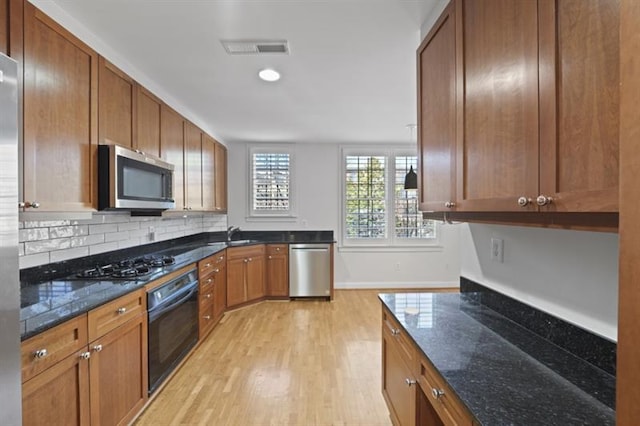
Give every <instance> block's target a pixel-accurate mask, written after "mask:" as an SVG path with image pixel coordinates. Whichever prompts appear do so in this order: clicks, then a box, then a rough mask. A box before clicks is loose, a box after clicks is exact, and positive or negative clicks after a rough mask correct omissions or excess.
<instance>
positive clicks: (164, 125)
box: [160, 104, 185, 210]
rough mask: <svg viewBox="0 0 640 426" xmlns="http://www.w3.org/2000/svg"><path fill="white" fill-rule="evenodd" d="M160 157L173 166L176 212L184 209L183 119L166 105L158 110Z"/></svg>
mask: <svg viewBox="0 0 640 426" xmlns="http://www.w3.org/2000/svg"><path fill="white" fill-rule="evenodd" d="M160 124H161V130H162V131H161V132H160V148H161V149H160V157H161V158H162V159H163V160H165V161H167V162H168V163H171V164H173V165H174V166H175V169H174V170H173V198H174V200H176V207H175V209H176V210H183V209H184V206H185V205H184V152H185V144H184V119H183V118H182V116H181V115H180V114H178V113H177V112H175V111H174V110H172V109H171V108H169V107H168V106H166V105H164V104H163V105H162V107H161V108H160Z"/></svg>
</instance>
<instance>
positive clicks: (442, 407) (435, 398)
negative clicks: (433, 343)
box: [418, 356, 473, 426]
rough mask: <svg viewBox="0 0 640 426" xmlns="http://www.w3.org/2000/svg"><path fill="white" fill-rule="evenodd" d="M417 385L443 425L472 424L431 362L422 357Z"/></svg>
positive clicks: (467, 414)
mask: <svg viewBox="0 0 640 426" xmlns="http://www.w3.org/2000/svg"><path fill="white" fill-rule="evenodd" d="M418 383H420V387H421V388H422V391H423V392H424V394H425V396H426V397H427V400H428V401H429V403H430V404H431V405H432V406H433V408H434V409H435V410H436V411H437V412H438V415H439V416H440V418H441V419H442V420H443V421H444V423H445V424H452V425H468V426H471V425H472V424H473V418H472V417H471V415H470V414H469V413H468V412H467V409H466V408H465V406H464V404H462V402H461V401H460V400H459V399H458V397H457V396H456V395H455V394H454V393H453V391H452V390H451V388H450V387H449V386H447V385H446V384H445V381H444V380H443V379H442V377H440V374H438V373H437V372H436V371H435V368H434V367H433V365H432V364H431V362H429V360H427V359H426V358H425V357H424V356H421V357H420V371H419V374H418Z"/></svg>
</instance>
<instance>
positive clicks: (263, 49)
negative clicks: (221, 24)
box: [220, 40, 289, 55]
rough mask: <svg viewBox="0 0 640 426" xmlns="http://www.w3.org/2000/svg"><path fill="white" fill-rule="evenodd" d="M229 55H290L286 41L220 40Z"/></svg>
mask: <svg viewBox="0 0 640 426" xmlns="http://www.w3.org/2000/svg"><path fill="white" fill-rule="evenodd" d="M220 42H221V43H222V45H223V46H224V50H226V51H227V53H228V54H229V55H273V54H276V55H288V54H289V42H287V41H286V40H220Z"/></svg>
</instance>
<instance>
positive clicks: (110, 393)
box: [89, 312, 148, 425]
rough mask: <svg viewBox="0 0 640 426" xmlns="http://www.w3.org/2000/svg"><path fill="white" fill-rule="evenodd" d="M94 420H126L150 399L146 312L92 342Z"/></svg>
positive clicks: (112, 421)
mask: <svg viewBox="0 0 640 426" xmlns="http://www.w3.org/2000/svg"><path fill="white" fill-rule="evenodd" d="M89 346H90V350H91V358H90V360H89V372H90V377H91V392H90V394H91V423H92V424H96V425H98V424H100V425H117V424H127V423H128V422H129V421H130V420H131V419H132V418H133V417H134V416H135V415H136V414H137V413H138V411H139V410H140V409H141V408H142V407H143V406H144V404H145V402H146V401H147V392H148V382H147V380H148V376H147V314H146V312H145V313H144V314H142V315H138V316H137V317H136V318H134V319H132V320H130V321H128V322H127V323H125V324H124V325H122V326H120V327H118V328H116V329H115V330H113V331H111V332H109V333H108V334H106V335H104V336H103V337H101V338H100V339H98V340H96V341H94V342H93V343H91V344H90V345H89Z"/></svg>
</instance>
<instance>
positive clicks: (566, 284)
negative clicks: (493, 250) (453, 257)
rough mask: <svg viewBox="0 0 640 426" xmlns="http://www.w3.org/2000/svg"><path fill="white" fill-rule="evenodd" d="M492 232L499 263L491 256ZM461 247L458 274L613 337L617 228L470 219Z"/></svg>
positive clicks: (616, 294) (616, 277)
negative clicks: (500, 247) (500, 250)
mask: <svg viewBox="0 0 640 426" xmlns="http://www.w3.org/2000/svg"><path fill="white" fill-rule="evenodd" d="M491 238H500V239H502V240H503V241H504V263H497V262H495V261H491V260H490V247H491ZM460 247H461V265H460V269H461V271H460V273H461V275H463V276H465V277H467V278H469V279H472V280H474V281H477V282H479V283H480V284H484V285H486V286H488V287H491V288H493V289H494V290H496V291H498V292H500V293H503V294H506V295H509V296H512V297H514V298H516V299H518V300H520V301H522V302H525V303H527V304H529V305H532V306H535V307H537V308H538V309H541V310H543V311H546V312H548V313H550V314H552V315H555V316H557V317H560V318H562V319H564V320H566V321H569V322H571V323H574V324H576V325H579V326H581V327H583V328H585V329H587V330H590V331H592V332H594V333H596V334H599V335H602V336H604V337H607V338H609V339H611V340H617V322H618V235H617V234H610V233H598V232H586V231H568V230H557V229H541V228H525V227H514V226H500V225H480V224H469V225H463V226H462V228H461V242H460Z"/></svg>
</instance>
